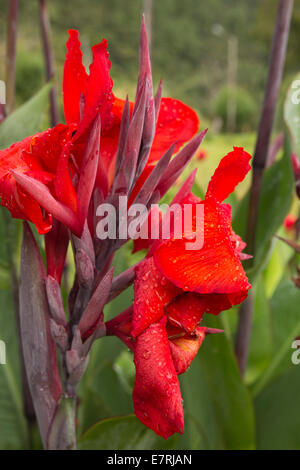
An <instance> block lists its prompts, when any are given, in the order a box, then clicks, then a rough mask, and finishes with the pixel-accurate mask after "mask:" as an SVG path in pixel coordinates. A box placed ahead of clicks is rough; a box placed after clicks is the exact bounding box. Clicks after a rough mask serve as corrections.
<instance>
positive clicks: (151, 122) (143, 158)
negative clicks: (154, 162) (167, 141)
mask: <svg viewBox="0 0 300 470" xmlns="http://www.w3.org/2000/svg"><path fill="white" fill-rule="evenodd" d="M155 128H156V121H155V104H154V98H150V100H149V105H148V106H147V108H146V112H145V122H144V129H143V135H142V144H141V150H140V155H139V158H138V164H137V170H136V174H135V178H134V182H135V181H136V180H137V179H138V177H139V176H140V175H141V173H142V171H143V169H144V168H145V166H146V163H147V161H148V158H149V154H150V150H151V147H152V143H153V139H154V135H155Z"/></svg>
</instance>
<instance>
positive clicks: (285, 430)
mask: <svg viewBox="0 0 300 470" xmlns="http://www.w3.org/2000/svg"><path fill="white" fill-rule="evenodd" d="M299 396H300V370H299V366H296V365H293V366H292V368H291V369H289V370H287V371H286V372H285V373H284V374H282V375H281V376H280V377H279V378H277V379H276V380H275V381H274V382H273V383H272V384H270V385H269V386H268V387H266V388H265V389H264V391H263V392H262V393H261V394H260V395H259V396H258V397H257V399H256V400H255V411H256V422H257V425H256V435H257V448H258V449H264V450H269V449H275V450H289V449H290V450H300V414H299Z"/></svg>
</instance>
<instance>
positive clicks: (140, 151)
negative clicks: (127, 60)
mask: <svg viewBox="0 0 300 470" xmlns="http://www.w3.org/2000/svg"><path fill="white" fill-rule="evenodd" d="M69 34H70V38H69V40H68V42H67V55H66V61H65V67H64V78H63V98H64V111H65V119H66V124H59V125H57V126H56V127H54V128H52V129H49V130H47V131H45V132H42V133H39V134H36V135H34V136H32V137H27V138H26V139H24V140H23V141H22V142H19V143H15V144H14V145H12V146H11V147H10V148H9V149H6V150H2V151H0V196H1V203H2V205H3V206H5V207H7V208H8V209H9V211H10V212H11V214H12V216H13V217H16V218H20V219H24V220H28V221H30V222H32V223H33V224H35V225H36V227H37V230H38V231H39V233H40V234H46V237H45V246H46V254H47V269H48V274H49V275H51V276H52V277H53V278H55V279H56V281H57V282H58V283H60V279H61V274H62V270H63V266H64V262H65V256H66V250H67V246H68V243H69V238H70V237H73V236H74V235H75V237H76V238H77V239H78V238H80V237H81V236H82V233H83V230H87V227H88V230H89V232H90V235H91V238H92V239H93V244H94V246H93V249H94V253H95V254H96V266H95V270H96V272H97V276H95V277H94V278H95V279H97V282H100V280H101V279H102V278H103V276H104V275H105V273H107V271H108V269H109V267H110V264H111V261H112V257H111V256H110V255H111V254H113V252H114V250H115V249H116V248H117V246H116V245H114V248H109V249H108V248H107V245H103V244H102V245H101V243H100V241H99V240H97V239H96V236H95V209H96V207H97V205H98V204H99V203H101V202H104V201H107V200H109V201H113V200H114V198H113V197H112V195H114V196H115V195H118V194H124V193H125V194H127V195H128V196H129V197H130V198H131V201H133V200H136V199H138V198H139V195H140V194H142V195H143V197H144V199H145V198H146V199H145V200H146V201H147V202H149V201H150V200H151V197H152V196H153V195H155V194H156V197H157V193H158V195H159V196H160V197H161V196H162V195H163V194H164V193H165V192H166V191H167V190H168V188H169V187H170V185H171V184H173V183H174V182H175V181H176V179H177V178H178V176H179V174H180V172H181V171H182V170H183V168H184V167H185V165H186V164H187V163H188V161H189V160H190V159H191V157H192V155H193V153H194V151H195V150H196V149H197V147H198V146H199V144H200V142H201V140H202V138H203V135H204V133H202V134H200V135H198V136H196V137H194V138H193V140H192V141H191V142H190V143H189V144H188V145H187V146H186V147H185V148H184V149H183V150H182V151H181V152H179V153H177V154H176V156H175V157H173V158H172V159H171V157H172V155H173V154H174V153H176V152H177V151H178V150H179V149H180V147H181V146H182V145H183V144H184V143H186V142H188V141H190V139H192V137H193V136H194V135H195V134H196V132H197V130H198V125H199V122H198V118H197V116H196V114H195V112H194V111H193V110H192V109H190V108H189V107H188V106H186V105H184V104H183V103H181V102H180V101H177V100H174V99H171V98H161V86H160V87H159V89H158V93H157V95H156V96H155V97H153V90H152V77H151V69H150V61H149V55H148V49H147V39H146V32H145V27H144V25H143V26H142V34H141V53H140V74H139V80H138V86H137V94H136V100H135V103H129V102H128V100H126V101H123V100H121V99H119V98H116V97H115V96H114V94H113V92H112V85H113V83H112V80H111V78H110V75H109V71H110V61H109V58H108V52H107V43H106V40H103V41H102V42H101V43H100V44H98V45H96V46H94V47H93V62H92V64H91V66H90V71H89V74H87V72H86V70H85V68H84V67H83V65H82V53H81V50H80V42H79V39H78V33H77V31H74V30H71V31H70V32H69ZM174 143H175V145H172V144H174ZM185 149H188V150H185ZM249 160H250V155H249V154H247V153H246V152H245V151H244V150H243V149H242V148H234V150H233V151H232V152H230V153H229V154H228V155H226V156H225V157H224V158H223V159H222V160H221V162H220V164H219V166H218V168H217V169H216V171H215V173H214V175H213V177H212V178H211V181H210V183H209V186H208V189H207V193H206V196H205V199H204V200H200V199H199V198H197V197H195V196H194V195H193V194H192V193H191V187H192V184H193V178H194V176H195V175H191V177H189V178H188V180H187V181H186V183H184V185H183V186H182V188H181V189H180V190H179V193H178V194H177V196H176V198H175V200H176V202H177V203H179V204H182V205H184V204H186V203H189V204H192V205H193V206H196V205H198V204H201V205H203V206H204V246H203V248H202V249H201V250H198V251H187V250H186V248H185V244H186V241H187V240H190V233H183V234H182V239H177V238H174V237H172V234H171V238H170V239H169V240H155V241H152V240H148V241H147V248H148V250H149V251H148V254H147V256H146V258H145V259H144V260H143V261H142V262H141V263H140V264H139V265H138V266H137V268H136V272H135V281H134V293H135V296H134V303H133V306H132V307H130V308H129V309H127V310H126V311H125V312H123V313H121V314H120V315H118V316H116V317H115V318H114V319H112V320H111V321H109V322H107V323H106V330H107V335H116V336H118V337H119V338H121V339H122V340H123V341H124V342H125V343H126V345H128V346H129V347H130V349H132V350H133V352H134V362H135V366H136V381H135V386H134V392H133V400H134V408H135V413H136V415H137V417H138V418H139V419H140V420H141V421H142V422H143V423H144V424H145V425H146V426H148V427H150V428H152V429H153V430H154V431H155V432H156V433H158V434H159V435H161V436H163V437H164V438H168V437H169V436H170V435H172V434H173V433H174V432H183V428H184V420H183V407H182V399H181V394H180V388H179V381H178V375H179V374H182V373H183V372H185V371H186V370H187V368H188V367H189V366H190V364H191V362H192V361H193V359H194V357H195V355H196V353H197V351H198V349H199V347H200V346H201V343H202V341H203V340H204V338H205V335H206V334H207V333H211V332H213V331H212V330H210V329H209V328H206V327H204V326H200V322H201V320H202V317H203V315H204V313H205V312H206V313H211V314H214V315H216V314H218V313H220V312H221V311H222V310H226V309H229V308H231V306H232V305H236V304H239V303H241V302H242V301H243V300H244V299H245V298H246V296H247V293H248V289H249V288H250V285H249V283H248V280H247V277H246V275H245V273H244V270H243V267H242V265H241V260H242V259H245V257H246V256H247V255H243V254H242V250H243V249H244V247H245V244H244V243H243V242H242V240H241V239H240V237H239V236H237V235H236V234H235V233H234V232H233V230H232V227H231V207H230V206H229V205H228V204H224V203H223V201H224V200H225V199H226V198H227V196H228V195H229V194H230V193H231V192H232V191H233V190H234V188H235V186H236V185H237V184H238V183H239V182H241V181H242V180H243V179H244V177H245V175H246V174H247V172H248V171H249V169H250V165H249ZM146 190H147V191H148V194H146V192H147V191H146ZM145 194H146V196H147V197H146V196H145ZM160 221H161V223H163V216H161V218H160ZM193 223H194V229H193V230H196V228H195V227H196V222H195V221H194V222H193ZM99 243H100V245H99ZM99 247H100V248H99ZM103 247H104V248H105V250H106V253H108V256H106V257H104V258H103V256H102V255H101V252H103V250H104V248H103ZM142 247H143V246H142ZM135 248H136V249H139V248H141V246H140V247H137V246H136V247H135ZM78 259H79V257H78ZM80 259H81V260H82V259H83V258H82V257H81V258H80ZM97 259H98V263H97ZM99 260H102V261H101V263H102V264H101V263H100V262H99ZM76 266H77V264H76ZM96 287H97V286H94V288H93V289H92V291H94V290H96ZM71 313H72V312H71ZM101 315H102V312H98V318H99V321H100V320H101V318H102V317H101ZM79 320H80V318H79ZM83 339H85V337H84V338H83Z"/></svg>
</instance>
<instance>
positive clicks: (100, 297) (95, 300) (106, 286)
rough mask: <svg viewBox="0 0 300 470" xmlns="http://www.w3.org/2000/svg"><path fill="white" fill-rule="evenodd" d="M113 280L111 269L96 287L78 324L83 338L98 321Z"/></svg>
mask: <svg viewBox="0 0 300 470" xmlns="http://www.w3.org/2000/svg"><path fill="white" fill-rule="evenodd" d="M112 279H113V268H111V269H110V271H108V273H107V274H106V275H105V276H104V278H103V279H102V280H101V281H100V282H99V284H98V286H97V287H96V289H95V291H94V293H93V295H92V297H91V299H90V301H89V303H88V305H87V307H86V309H85V311H84V312H83V315H82V317H81V320H80V322H79V325H78V328H79V330H80V333H81V336H82V337H84V336H85V335H86V334H87V333H88V332H89V331H90V330H91V329H92V328H93V327H94V326H95V325H96V324H97V321H98V320H99V318H100V316H101V313H102V310H103V308H104V306H105V304H106V302H107V299H108V296H109V293H110V289H111V284H112Z"/></svg>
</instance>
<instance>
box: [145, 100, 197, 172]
mask: <svg viewBox="0 0 300 470" xmlns="http://www.w3.org/2000/svg"><path fill="white" fill-rule="evenodd" d="M198 128H199V119H198V116H197V114H196V113H195V111H194V110H193V109H192V108H190V107H189V106H187V105H186V104H184V103H182V102H181V101H179V100H174V99H172V98H162V100H161V105H160V110H159V115H158V120H157V126H156V132H155V137H154V141H153V144H152V148H151V152H150V156H149V160H148V163H150V162H154V161H157V160H159V159H160V157H161V156H162V155H163V154H164V153H165V152H166V151H167V150H168V149H169V147H170V146H171V145H172V144H174V142H176V143H177V145H176V148H175V151H176V150H178V149H179V148H180V147H181V146H182V145H183V144H184V143H185V142H188V141H189V140H190V139H191V138H192V137H193V136H194V135H195V134H196V132H197V131H198Z"/></svg>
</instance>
